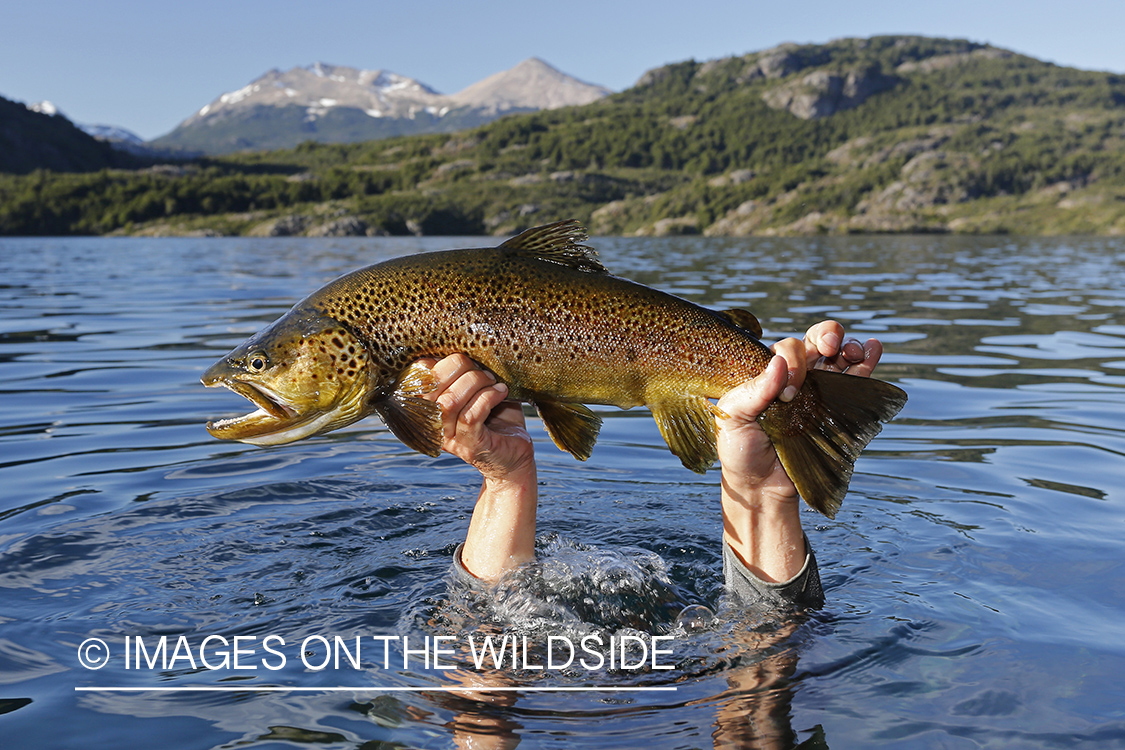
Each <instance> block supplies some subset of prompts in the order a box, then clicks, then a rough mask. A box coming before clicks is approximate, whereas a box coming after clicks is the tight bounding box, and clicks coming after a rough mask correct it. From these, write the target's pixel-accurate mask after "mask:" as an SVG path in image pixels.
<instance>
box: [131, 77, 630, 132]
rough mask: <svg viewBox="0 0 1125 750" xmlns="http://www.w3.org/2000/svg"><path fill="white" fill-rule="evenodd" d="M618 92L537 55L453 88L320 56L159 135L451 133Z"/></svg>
mask: <svg viewBox="0 0 1125 750" xmlns="http://www.w3.org/2000/svg"><path fill="white" fill-rule="evenodd" d="M608 93H609V90H608V89H605V88H603V87H601V86H594V85H591V84H588V83H583V82H582V81H579V80H578V79H576V78H572V77H571V76H568V75H566V74H564V73H561V72H559V71H558V70H556V69H554V68H553V67H551V66H550V65H548V64H547V63H545V62H543V61H542V60H539V59H537V58H531V59H529V60H525V61H523V62H521V63H520V64H519V65H517V66H516V67H514V68H512V69H511V70H507V71H504V72H502V73H497V74H496V75H493V76H490V77H489V78H487V79H485V80H483V81H480V82H479V83H476V84H473V85H472V86H469V87H468V88H466V89H465V90H463V91H460V92H458V93H456V94H453V95H451V96H445V95H442V94H439V93H438V92H436V91H434V90H433V89H432V88H430V87H429V86H427V85H426V84H424V83H421V82H419V81H417V80H414V79H413V78H407V77H406V76H401V75H398V74H397V73H391V72H389V71H385V70H359V69H357V68H349V67H344V66H339V65H327V64H324V63H315V64H313V65H309V66H307V67H298V68H293V69H292V70H288V71H285V72H282V71H279V70H271V71H269V72H268V73H266V74H265V75H263V76H261V77H260V78H257V79H256V80H254V81H252V82H251V83H249V84H248V85H246V86H244V87H243V88H241V89H239V90H237V91H233V92H229V93H226V94H223V95H222V96H220V97H219V98H217V99H215V100H214V101H212V102H211V103H209V104H207V105H206V106H204V107H203V108H202V109H200V110H199V111H198V112H196V113H195V114H194V115H192V116H191V117H189V118H188V119H186V120H184V121H183V122H182V123H180V125H179V126H177V127H176V128H175V130H173V131H172V132H170V133H168V134H167V135H164V136H161V137H160V138H157V139H155V140H154V141H153V142H152V145H154V146H158V147H171V148H182V149H186V150H192V151H200V152H203V153H209V154H221V153H231V152H234V151H242V150H263V149H276V148H290V147H292V146H295V145H297V144H298V143H301V142H302V141H307V140H312V141H318V142H322V143H353V142H357V141H365V140H373V139H377V138H387V137H390V136H396V135H411V134H416V133H436V132H452V131H455V130H462V129H465V128H469V127H473V126H476V125H480V124H483V123H485V122H489V121H491V120H494V119H496V118H497V117H499V116H501V115H504V114H508V113H512V112H520V111H534V110H540V109H554V108H557V107H566V106H571V105H577V104H587V103H589V102H591V101H594V100H596V99H599V98H601V97H603V96H605V95H606V94H608Z"/></svg>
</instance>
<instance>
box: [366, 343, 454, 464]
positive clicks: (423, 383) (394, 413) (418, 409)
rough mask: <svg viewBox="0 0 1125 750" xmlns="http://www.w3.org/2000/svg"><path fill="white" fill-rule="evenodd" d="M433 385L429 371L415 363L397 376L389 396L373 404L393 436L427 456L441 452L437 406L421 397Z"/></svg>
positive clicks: (439, 412) (433, 379) (439, 419)
mask: <svg viewBox="0 0 1125 750" xmlns="http://www.w3.org/2000/svg"><path fill="white" fill-rule="evenodd" d="M436 384H437V380H436V379H435V378H434V374H433V372H431V371H430V369H429V368H428V367H426V366H424V365H422V364H419V363H417V362H415V363H414V364H412V365H411V366H410V367H408V368H406V369H405V370H403V372H402V374H401V375H399V377H398V380H397V381H396V383H395V389H394V390H393V391H392V392H391V395H390V396H389V397H388V398H386V399H384V400H383V401H381V402H379V403H377V404H375V405H374V406H375V411H376V412H378V414H379V416H380V417H382V419H383V422H385V423H386V425H387V428H388V429H389V430H390V431H391V433H392V434H394V436H395V437H396V438H398V439H399V440H401V441H402V442H403V443H405V444H406V446H407V447H408V448H411V449H413V450H416V451H418V452H419V453H425V454H426V455H427V456H438V455H440V454H441V441H442V437H443V434H442V426H441V407H440V406H438V405H437V404H436V403H435V402H433V401H427V400H426V399H424V398H421V395H422V394H424V393H429V392H430V391H432V390H433V389H434V387H435V385H436Z"/></svg>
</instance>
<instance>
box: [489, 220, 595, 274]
mask: <svg viewBox="0 0 1125 750" xmlns="http://www.w3.org/2000/svg"><path fill="white" fill-rule="evenodd" d="M588 239H590V236H589V235H588V234H586V227H584V226H582V224H580V223H579V222H578V221H577V220H575V219H568V220H566V221H556V222H555V223H554V224H545V225H543V226H541V227H532V228H531V229H528V230H527V231H526V232H522V233H520V234H517V235H516V236H515V237H512V238H511V239H509V240H507V241H505V242H503V243H502V244H501V245H500V247H501V248H502V249H504V250H507V251H509V252H511V253H512V254H514V255H521V256H524V257H528V258H538V259H539V260H545V261H549V262H551V263H558V264H560V265H563V266H567V267H568V268H573V269H575V270H578V271H587V272H589V273H609V271H607V270H606V268H605V266H603V265H602V264H601V263H600V262H599V261H598V259H597V253H596V252H595V251H594V248H592V247H588V246H586V245H583V244H582V243H583V242H585V241H586V240H588Z"/></svg>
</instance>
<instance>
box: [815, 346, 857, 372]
mask: <svg viewBox="0 0 1125 750" xmlns="http://www.w3.org/2000/svg"><path fill="white" fill-rule="evenodd" d="M864 356H865V355H864V350H863V345H862V344H860V343H859V342H858V341H856V340H855V339H848V340H847V341H845V342H844V345H843V346H842V347H840V352H839V354H837V355H836V356H834V357H821V358H820V360H818V361H817V363H816V367H817V369H818V370H831V371H834V372H844V371H846V370H847V369H848V368H849V367H852V366H853V365H857V364H859V363H861V362H863V358H864Z"/></svg>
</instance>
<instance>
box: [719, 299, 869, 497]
mask: <svg viewBox="0 0 1125 750" xmlns="http://www.w3.org/2000/svg"><path fill="white" fill-rule="evenodd" d="M772 348H773V351H774V353H775V354H776V355H777V356H775V357H774V358H773V359H772V360H771V361H770V364H769V366H768V367H767V368H766V369H765V370H764V371H762V373H760V374H759V375H758V377H756V378H754V379H753V380H750V381H748V382H746V383H744V384H742V385H740V386H738V387H737V388H734V389H732V390H731V391H729V392H728V393H727V394H726V395H724V396H723V397H722V398H721V399H719V402H718V408H719V409H721V410H722V411H723V412H725V413H726V414H727V415H728V416H729V419H719V420H718V426H719V433H718V451H719V460H720V461H721V463H722V467H723V476H724V481H728V475H729V480H731V481H733V480H738V482H739V483H740V484H745V485H747V486H749V487H753V488H756V489H758V490H762V491H766V492H768V493H770V494H773V495H775V496H776V497H777V498H778V499H782V500H792V501H796V500H797V490H796V488H795V487H794V486H793V483H792V482H791V481H790V480H789V476H788V475H787V474H786V473H785V470H784V469H783V468H782V466H781V462H780V461H779V460H778V458H777V452H776V451H774V449H773V445H772V444H771V443H770V441H769V438H768V437H766V434H765V432H764V431H763V430H762V427H761V425H760V424H758V417H759V416H760V415H761V413H762V412H763V411H765V409H766V407H768V406H769V405H770V403H771V402H773V401H774V400H775V399H781V400H782V401H790V400H792V399H793V397H794V396H795V395H796V393H797V390H798V389H800V387H801V384H802V383H804V381H805V373H806V372H807V371H808V370H809V369H814V368H815V369H818V370H831V371H834V372H847V373H848V374H849V375H858V376H860V377H867V376H869V375H871V372H872V371H873V370H874V369H875V366H876V365H877V364H878V363H879V358H880V357H882V355H883V345H882V344H881V343H880V342H879V341H878V340H877V339H870V340H868V341H867V343H865V344H860V343H859V342H858V341H856V340H854V339H848V340H845V339H844V327H843V326H842V325H840V324H839V323H837V322H836V321H833V320H826V321H823V322H821V323H817V324H816V325H814V326H812V327H811V328H809V330H808V332H807V333H806V334H805V338H804V340H803V341H799V340H797V339H794V338H789V339H784V340H782V341H779V342H777V343H776V344H774V346H773V347H772Z"/></svg>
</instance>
